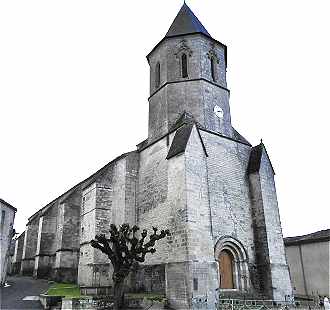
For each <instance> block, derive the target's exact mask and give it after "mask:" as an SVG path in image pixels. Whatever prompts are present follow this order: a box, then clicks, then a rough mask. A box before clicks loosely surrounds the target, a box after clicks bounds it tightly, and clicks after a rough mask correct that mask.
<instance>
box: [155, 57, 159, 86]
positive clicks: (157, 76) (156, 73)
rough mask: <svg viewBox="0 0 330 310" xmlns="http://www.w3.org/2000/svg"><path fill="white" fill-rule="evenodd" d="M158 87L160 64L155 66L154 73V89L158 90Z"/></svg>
mask: <svg viewBox="0 0 330 310" xmlns="http://www.w3.org/2000/svg"><path fill="white" fill-rule="evenodd" d="M159 86H160V63H159V62H157V64H156V72H155V87H156V88H158V87H159Z"/></svg>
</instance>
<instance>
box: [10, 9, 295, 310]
mask: <svg viewBox="0 0 330 310" xmlns="http://www.w3.org/2000/svg"><path fill="white" fill-rule="evenodd" d="M147 59H148V63H149V66H150V97H149V130H148V138H147V139H146V140H144V141H143V142H141V143H139V144H138V145H137V149H136V150H135V151H132V152H129V153H126V154H123V155H121V156H119V157H118V158H116V159H115V160H113V161H111V162H110V163H108V164H107V165H106V166H104V167H103V168H102V169H100V170H99V171H97V172H96V173H94V174H93V175H92V176H90V177H89V178H88V179H86V180H84V181H82V182H81V183H79V184H77V185H76V186H74V187H73V188H71V189H70V190H69V191H67V192H66V193H64V194H62V195H61V196H59V197H58V198H56V199H55V200H53V201H52V202H50V203H49V204H48V205H46V206H45V207H43V208H42V209H40V210H39V211H38V212H37V213H35V214H34V215H32V216H31V217H30V218H29V221H28V223H27V226H26V231H25V233H24V234H22V235H21V237H19V238H18V241H17V244H16V250H15V264H16V270H19V271H20V273H21V274H30V275H34V276H35V277H48V278H52V279H56V280H59V281H75V282H77V283H78V284H79V285H80V286H81V287H82V288H84V287H85V288H90V287H92V288H102V287H106V286H109V285H111V267H110V266H109V260H108V259H107V258H106V256H105V255H103V254H102V253H100V252H99V251H98V250H96V249H94V248H92V247H91V246H90V240H91V239H93V238H94V237H95V234H98V233H107V232H108V229H109V225H110V223H115V224H122V223H130V224H132V225H133V224H137V225H138V226H140V227H141V228H147V229H148V230H150V229H151V227H152V225H154V226H157V227H159V228H160V229H165V228H167V229H169V230H170V232H171V236H169V237H167V239H164V240H161V241H160V242H159V243H158V246H157V252H156V253H155V254H154V255H149V257H147V261H146V262H145V264H144V265H142V266H140V269H139V270H138V271H136V272H134V273H133V274H132V276H131V278H130V281H129V283H128V286H129V288H130V289H131V290H137V291H138V290H147V291H148V290H149V291H158V292H163V293H165V294H166V296H167V298H168V300H169V302H170V304H171V305H172V306H173V307H174V308H184V309H191V308H192V306H191V304H192V298H194V297H196V296H204V297H207V299H208V303H210V304H212V303H213V305H214V300H213V301H212V298H214V297H212V296H214V292H215V290H216V289H217V288H219V287H220V293H221V295H222V296H227V297H228V296H229V297H242V298H243V296H245V297H246V296H250V297H251V298H258V297H260V298H268V299H274V300H285V299H287V298H288V297H289V296H291V295H292V288H291V283H290V276H289V271H288V266H287V262H286V258H285V252H284V244H283V237H282V231H281V223H280V216H279V210H278V205H277V198H276V188H275V183H274V170H273V167H272V164H271V162H270V159H269V156H268V154H267V151H266V148H265V146H264V145H263V143H260V144H259V145H257V146H252V145H251V144H250V143H249V142H248V141H247V140H246V139H245V138H244V137H243V136H242V135H240V134H239V133H238V132H237V131H236V130H235V129H234V128H233V127H232V124H231V114H230V105H229V94H230V92H229V89H228V87H227V82H226V67H227V47H226V46H225V45H224V44H222V43H221V42H219V41H217V40H216V39H214V38H213V37H212V36H211V35H210V34H209V33H208V31H207V30H206V29H205V28H204V26H203V25H202V24H201V22H200V21H199V20H198V19H197V18H196V16H195V15H194V14H193V12H192V11H191V10H190V9H189V7H188V6H187V5H186V4H184V5H183V6H182V8H181V10H180V11H179V13H178V15H177V17H176V18H175V20H174V22H173V24H172V25H171V27H170V29H169V30H168V32H167V34H166V36H165V37H164V38H163V39H162V40H161V41H160V42H159V43H158V44H157V45H156V46H155V47H154V49H153V50H152V51H151V52H150V53H149V55H148V56H147Z"/></svg>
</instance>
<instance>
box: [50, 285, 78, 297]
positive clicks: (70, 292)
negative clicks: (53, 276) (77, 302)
mask: <svg viewBox="0 0 330 310" xmlns="http://www.w3.org/2000/svg"><path fill="white" fill-rule="evenodd" d="M46 294H47V295H49V296H65V297H80V289H79V286H78V285H76V284H70V283H52V284H51V286H50V287H49V289H48V291H47V293H46Z"/></svg>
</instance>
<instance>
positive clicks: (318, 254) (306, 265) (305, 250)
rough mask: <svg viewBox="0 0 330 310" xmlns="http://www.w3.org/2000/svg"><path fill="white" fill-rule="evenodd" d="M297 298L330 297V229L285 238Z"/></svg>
mask: <svg viewBox="0 0 330 310" xmlns="http://www.w3.org/2000/svg"><path fill="white" fill-rule="evenodd" d="M284 244H285V252H286V256H287V260H288V265H289V269H290V274H291V280H292V286H293V291H294V294H295V297H296V298H311V297H312V298H313V297H315V296H328V297H329V296H330V289H329V285H330V257H329V252H330V229H326V230H321V231H317V232H314V233H311V234H308V235H303V236H297V237H289V238H285V239H284Z"/></svg>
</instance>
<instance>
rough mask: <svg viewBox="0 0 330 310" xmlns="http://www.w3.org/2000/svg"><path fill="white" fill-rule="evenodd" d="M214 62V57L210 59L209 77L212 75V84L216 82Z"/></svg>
mask: <svg viewBox="0 0 330 310" xmlns="http://www.w3.org/2000/svg"><path fill="white" fill-rule="evenodd" d="M215 62H216V60H215V59H214V57H211V75H212V80H213V81H214V82H215V81H216V73H215V72H216V69H215Z"/></svg>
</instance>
